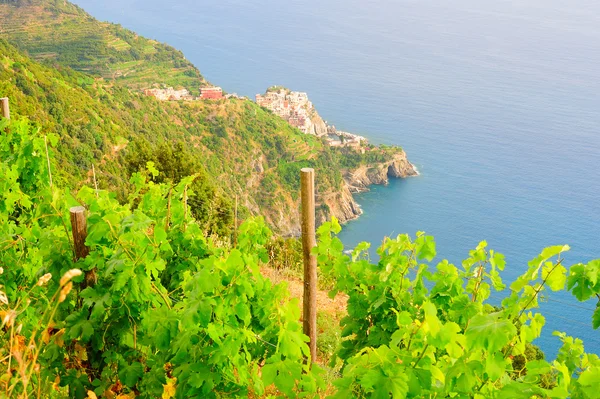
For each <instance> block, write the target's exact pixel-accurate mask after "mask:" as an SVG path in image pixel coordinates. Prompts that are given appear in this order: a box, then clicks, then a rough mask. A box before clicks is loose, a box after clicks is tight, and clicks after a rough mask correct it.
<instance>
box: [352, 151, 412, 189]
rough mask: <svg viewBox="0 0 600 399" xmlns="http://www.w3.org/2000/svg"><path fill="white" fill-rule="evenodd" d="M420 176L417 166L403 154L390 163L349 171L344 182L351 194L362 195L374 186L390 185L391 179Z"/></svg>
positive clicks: (397, 155)
mask: <svg viewBox="0 0 600 399" xmlns="http://www.w3.org/2000/svg"><path fill="white" fill-rule="evenodd" d="M418 174H419V172H418V171H417V169H416V168H415V166H414V165H413V164H411V163H410V162H409V161H408V159H407V158H406V153H405V152H401V153H398V154H396V155H394V157H393V158H392V159H391V160H389V161H386V162H382V163H378V164H375V165H363V166H360V167H359V168H358V169H355V170H348V171H346V172H345V173H344V180H346V182H347V183H348V186H349V189H350V191H351V192H353V193H360V192H363V191H367V190H368V189H369V186H370V185H372V184H383V185H386V184H388V183H389V179H390V177H392V178H405V177H411V176H417V175H418Z"/></svg>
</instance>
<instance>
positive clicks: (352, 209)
mask: <svg viewBox="0 0 600 399" xmlns="http://www.w3.org/2000/svg"><path fill="white" fill-rule="evenodd" d="M317 204H322V205H324V206H322V207H321V208H320V211H318V212H317V220H316V222H317V224H322V223H323V222H325V221H326V220H327V219H331V216H335V217H336V218H337V219H338V220H339V221H340V223H346V222H348V221H350V220H353V219H356V218H357V217H359V216H360V215H361V214H362V209H360V205H358V203H357V202H356V201H355V200H354V197H353V196H352V193H351V192H350V187H349V186H348V184H347V183H346V182H344V184H343V185H342V188H341V190H340V191H338V192H334V193H331V194H328V195H324V196H323V197H322V198H317Z"/></svg>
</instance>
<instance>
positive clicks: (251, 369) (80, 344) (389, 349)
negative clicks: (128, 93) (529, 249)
mask: <svg viewBox="0 0 600 399" xmlns="http://www.w3.org/2000/svg"><path fill="white" fill-rule="evenodd" d="M0 132H4V133H3V134H0V316H1V317H0V318H1V319H2V328H1V329H0V354H1V360H0V373H1V377H0V392H2V395H4V396H6V397H15V398H29V397H33V398H37V397H56V398H63V397H69V398H100V397H104V398H120V399H124V398H134V397H139V398H166V399H170V398H197V397H202V398H211V397H212V398H224V397H324V396H327V395H329V396H330V397H332V398H351V397H352V398H353V397H358V398H361V397H365V398H366V397H372V398H390V397H393V398H474V399H481V398H499V399H502V398H574V399H576V398H589V399H593V398H597V397H598V395H597V393H598V392H600V359H599V358H598V356H597V355H596V354H593V353H586V352H585V350H584V345H583V342H581V341H580V340H579V339H574V338H572V337H569V336H567V335H565V334H563V333H559V332H558V333H555V334H556V336H557V339H559V340H561V341H562V348H561V349H560V351H559V354H558V356H557V358H556V359H554V360H551V361H550V360H546V359H544V358H543V356H541V355H540V354H539V353H538V352H537V351H535V350H532V348H533V347H532V345H531V343H532V342H534V340H535V339H536V338H537V337H539V336H540V333H541V331H542V328H543V326H544V324H545V318H544V316H543V315H542V314H540V313H539V312H537V311H536V308H537V307H538V301H539V299H540V295H541V294H542V293H543V292H544V291H545V290H548V289H549V290H552V291H560V290H564V289H567V290H570V291H571V292H572V293H573V294H574V295H575V297H576V298H577V299H579V300H581V301H587V300H597V299H598V296H599V295H600V282H599V279H598V274H599V270H600V260H597V261H592V262H589V263H588V264H577V265H574V266H572V267H570V268H567V267H566V266H565V265H564V259H563V253H564V252H566V251H568V250H569V247H568V246H555V247H549V248H546V249H544V250H543V251H542V252H541V254H540V255H539V256H537V257H536V258H535V259H533V260H532V261H531V262H530V263H529V264H528V268H527V270H526V271H525V273H523V274H522V275H521V276H520V277H519V278H518V279H516V280H515V281H514V282H512V283H511V284H510V286H508V287H507V286H506V284H505V283H504V282H503V280H502V277H501V274H502V271H503V270H504V267H505V260H504V257H503V256H502V255H501V254H499V253H497V252H495V251H493V250H490V249H488V248H487V244H486V243H485V242H482V243H481V244H480V245H479V246H478V247H477V248H476V249H475V250H473V251H471V252H470V253H469V256H468V258H467V259H466V260H464V261H463V262H462V265H460V266H459V267H457V266H455V265H453V264H450V263H449V262H448V261H442V262H439V263H438V264H437V265H432V264H431V262H432V260H433V258H434V257H435V256H436V248H435V241H434V239H433V237H430V236H428V235H426V234H424V233H418V234H417V235H416V237H414V238H411V237H410V236H408V235H400V236H398V237H397V238H395V239H386V240H385V241H384V243H383V244H382V246H381V247H380V248H379V249H378V254H379V257H380V260H379V261H378V262H377V263H372V262H371V261H370V260H369V257H368V256H367V252H366V251H367V249H368V248H369V244H366V243H363V244H360V245H359V246H358V247H357V248H356V249H355V250H354V251H353V252H352V254H351V255H350V256H348V255H346V254H344V248H343V245H342V243H341V241H340V240H339V239H338V238H337V237H336V234H337V233H339V231H340V226H339V224H338V222H337V221H336V220H333V221H331V222H327V223H325V224H323V225H322V226H321V227H320V228H319V243H318V246H317V247H316V248H315V250H314V251H315V253H316V255H317V256H318V262H319V267H320V269H321V273H322V275H323V276H324V277H325V278H327V279H328V281H332V282H333V283H332V284H333V285H334V288H333V290H332V292H331V295H335V294H336V293H338V292H342V293H345V294H346V295H347V296H348V306H347V314H346V315H345V317H344V318H343V319H342V321H341V328H342V336H343V340H342V342H341V345H340V347H339V349H338V350H337V353H336V356H337V358H339V359H340V360H341V363H342V368H341V371H340V372H341V376H340V377H339V378H337V379H334V380H333V382H330V385H329V386H327V384H326V383H325V381H324V378H323V370H322V369H321V368H320V367H319V366H318V365H316V364H315V365H313V367H312V368H311V367H310V366H309V364H310V362H307V358H308V357H309V351H308V346H307V345H306V342H307V337H306V336H304V334H303V333H302V329H301V324H300V322H299V320H300V317H301V315H300V308H299V306H298V303H297V301H296V300H294V299H290V295H289V292H288V290H287V288H286V287H285V286H284V285H281V284H278V285H274V284H273V283H272V282H271V281H270V280H268V279H267V278H265V277H263V276H262V275H261V274H260V266H261V265H262V264H264V263H265V262H267V260H268V249H269V243H271V242H272V241H271V240H272V237H271V232H270V231H269V229H268V228H267V227H266V225H265V223H264V221H263V220H262V219H260V218H251V219H249V220H247V221H246V222H245V223H244V224H243V225H242V226H241V228H240V229H239V234H238V237H237V245H236V246H235V247H232V246H231V245H230V244H227V243H224V242H215V240H214V239H213V238H206V237H205V236H204V234H203V229H202V228H201V227H200V225H199V224H198V223H197V222H196V221H195V220H194V219H193V217H192V214H191V212H190V211H189V209H188V204H187V198H188V197H189V196H190V195H191V189H190V187H191V184H192V182H193V181H194V179H195V178H196V176H190V177H188V178H185V179H182V180H181V181H180V182H179V183H178V184H176V185H174V184H170V183H168V182H167V183H162V184H156V183H154V182H153V181H152V179H151V178H150V176H152V175H155V174H157V173H160V171H159V170H156V169H155V167H154V165H152V164H151V163H149V164H148V165H147V170H146V171H145V172H143V173H137V174H134V175H133V176H132V177H131V184H132V185H133V186H135V190H134V192H133V193H132V194H131V195H130V196H129V198H128V200H127V202H126V203H119V202H118V201H117V200H116V196H115V195H114V194H112V193H110V192H108V191H104V190H100V191H96V190H94V189H92V188H88V187H84V188H82V189H81V190H79V191H78V192H77V193H72V192H71V191H70V190H69V189H68V182H64V181H63V182H61V181H55V182H54V184H53V185H50V182H49V179H48V176H49V174H48V162H47V155H46V149H45V141H47V142H48V144H49V152H48V157H49V159H50V164H51V167H57V165H56V164H55V162H54V160H53V151H54V150H53V148H55V147H56V146H57V145H58V138H57V137H56V136H51V135H48V136H47V137H44V136H43V135H42V134H41V132H40V131H39V130H37V129H35V128H33V127H32V126H31V125H30V124H29V123H28V122H27V121H12V122H11V123H10V124H9V123H8V122H7V121H5V120H0ZM75 205H83V206H85V207H86V209H87V223H88V237H87V241H86V244H87V245H88V246H89V248H90V253H89V255H88V256H87V257H86V258H85V259H81V260H75V259H74V254H73V243H72V239H71V231H70V225H69V214H68V209H69V208H70V207H72V206H75ZM492 292H497V293H505V292H508V295H507V296H506V297H505V298H504V300H503V301H502V302H501V304H496V306H494V305H492V304H490V302H489V299H490V295H491V294H492ZM591 322H592V325H593V326H594V328H598V327H599V325H600V310H598V309H597V310H596V312H595V313H594V316H593V319H592V321H591Z"/></svg>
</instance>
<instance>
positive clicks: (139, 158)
mask: <svg viewBox="0 0 600 399" xmlns="http://www.w3.org/2000/svg"><path fill="white" fill-rule="evenodd" d="M0 93H1V95H2V96H8V97H9V98H10V100H11V111H12V114H13V116H14V117H16V118H17V117H20V116H22V117H27V118H29V119H30V120H31V121H33V122H35V123H36V124H37V125H39V126H40V127H42V128H43V130H44V132H47V133H54V134H57V135H58V136H59V137H60V144H59V145H58V147H57V158H58V160H59V163H60V165H61V170H59V171H56V174H57V176H58V177H62V178H64V179H66V180H68V181H69V184H70V185H72V186H77V185H80V184H82V183H84V182H87V183H91V175H92V174H91V169H92V165H95V168H96V173H97V177H98V180H99V184H100V186H101V187H111V188H113V189H115V190H116V191H117V192H118V193H119V195H120V197H121V198H125V197H126V195H127V193H128V192H129V191H130V189H131V185H130V183H129V182H128V179H129V176H130V174H131V173H132V172H135V171H136V170H138V169H140V168H144V167H145V163H146V162H147V161H153V162H155V163H157V168H158V169H159V170H160V169H163V172H169V171H170V172H173V168H174V166H173V165H172V164H168V163H169V162H167V160H168V159H169V157H165V156H164V154H165V151H167V152H168V151H171V152H172V151H173V149H174V147H176V146H179V148H182V149H184V151H180V152H181V153H180V154H179V155H178V159H179V164H178V166H177V167H178V168H180V169H181V170H179V171H178V172H173V173H174V174H176V175H179V176H181V175H182V174H183V175H185V174H186V173H187V174H189V173H191V172H195V171H198V170H201V171H203V172H205V174H206V176H207V179H209V180H210V181H211V185H214V186H215V187H216V191H218V192H220V193H221V195H222V196H224V197H226V198H228V199H229V202H231V203H233V202H234V199H235V197H236V196H237V197H238V199H239V203H240V205H241V206H242V207H244V208H246V209H248V210H249V212H250V213H251V214H262V215H264V216H265V217H266V219H267V221H268V222H269V223H270V225H271V226H273V227H274V228H275V229H276V230H277V231H279V232H281V233H284V234H291V233H293V232H295V231H297V223H298V222H297V220H293V219H292V218H293V215H297V212H298V206H299V205H298V198H297V191H298V188H299V186H298V175H299V170H300V168H302V167H307V166H308V167H316V168H318V170H319V173H318V175H317V188H318V191H319V193H321V194H323V195H325V194H327V195H334V196H335V195H336V194H335V193H337V192H339V191H340V189H341V186H342V184H343V180H342V173H341V171H342V170H343V169H344V166H346V165H347V164H348V162H349V161H350V160H352V163H353V165H355V164H356V161H357V157H358V160H359V161H360V159H361V156H359V155H357V154H353V155H352V157H348V156H347V155H344V154H343V153H342V152H340V151H334V150H332V149H330V148H329V147H327V146H326V145H324V144H323V143H322V141H320V140H319V139H317V138H316V137H314V136H309V135H304V134H302V133H301V132H300V131H298V130H297V129H294V128H292V127H291V126H290V125H289V124H287V123H286V122H285V121H283V120H282V119H281V118H279V117H277V116H275V115H273V114H272V113H271V112H269V111H267V110H265V109H262V108H260V107H258V106H257V105H256V104H254V103H253V102H251V101H242V100H235V99H232V100H220V101H193V102H159V101H157V100H155V99H154V98H151V97H147V96H144V95H142V94H141V93H138V92H132V91H130V90H129V89H127V88H125V87H123V86H121V85H107V84H105V83H104V82H103V81H99V80H95V79H93V78H91V77H89V76H88V75H84V74H82V73H79V72H75V71H73V70H71V69H69V68H62V67H61V68H59V69H54V68H51V67H49V66H45V65H42V64H40V63H38V62H36V61H34V60H32V59H30V58H28V57H26V56H24V55H23V54H21V53H20V52H19V51H18V50H17V49H15V48H14V47H12V46H11V45H9V44H8V43H7V42H5V41H2V40H0ZM161 148H162V150H161ZM161 151H162V153H163V156H162V163H161V161H160V158H161V156H160V152H161ZM165 169H168V171H167V170H165ZM170 172H169V173H170ZM173 173H171V174H173ZM160 177H164V174H163V175H161V176H160ZM206 206H209V205H206ZM209 207H210V206H209ZM327 211H328V210H327V208H326V207H322V208H321V209H320V212H321V213H325V214H326V213H327Z"/></svg>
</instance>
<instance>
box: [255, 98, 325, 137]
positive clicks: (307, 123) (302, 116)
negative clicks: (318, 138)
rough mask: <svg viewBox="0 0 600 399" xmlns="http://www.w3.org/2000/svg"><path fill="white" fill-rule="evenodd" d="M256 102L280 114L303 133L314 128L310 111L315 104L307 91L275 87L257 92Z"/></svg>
mask: <svg viewBox="0 0 600 399" xmlns="http://www.w3.org/2000/svg"><path fill="white" fill-rule="evenodd" d="M256 103H257V104H258V105H260V106H261V107H265V108H267V109H269V110H271V111H272V112H273V113H275V114H276V115H279V116H280V117H282V118H283V119H285V120H286V121H288V123H289V124H290V125H292V126H294V127H297V128H298V129H300V131H302V132H303V133H308V132H309V131H310V130H311V128H312V121H311V118H310V113H311V112H312V111H313V105H312V103H311V102H310V101H309V100H308V94H306V93H302V92H298V91H289V90H286V89H283V88H273V89H269V90H268V91H267V92H266V93H265V94H257V95H256Z"/></svg>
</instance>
